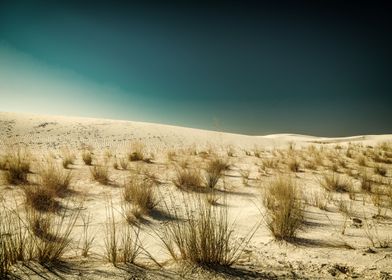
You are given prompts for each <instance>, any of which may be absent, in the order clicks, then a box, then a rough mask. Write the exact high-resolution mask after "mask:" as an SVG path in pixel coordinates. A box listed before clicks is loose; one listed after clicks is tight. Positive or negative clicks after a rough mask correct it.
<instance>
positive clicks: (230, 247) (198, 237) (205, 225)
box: [156, 196, 255, 266]
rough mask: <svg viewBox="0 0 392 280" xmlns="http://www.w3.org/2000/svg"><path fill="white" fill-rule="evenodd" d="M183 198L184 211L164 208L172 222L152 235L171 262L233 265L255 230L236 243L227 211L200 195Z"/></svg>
mask: <svg viewBox="0 0 392 280" xmlns="http://www.w3.org/2000/svg"><path fill="white" fill-rule="evenodd" d="M183 199H184V202H183V205H185V206H184V207H185V209H184V211H182V212H179V211H177V210H169V209H168V211H169V212H170V214H171V216H173V217H176V221H171V222H169V223H168V224H167V225H166V226H165V227H164V228H162V229H161V230H160V231H157V232H156V234H157V236H158V238H159V239H160V240H161V242H162V243H163V246H164V248H165V249H166V250H167V252H168V253H169V254H170V255H171V257H172V258H173V259H174V260H179V259H182V260H186V261H189V262H191V263H195V264H200V265H207V266H215V265H222V266H231V265H232V264H234V263H235V262H236V261H237V260H238V259H239V258H240V257H241V254H242V252H243V249H244V248H245V247H246V246H247V244H248V243H249V242H250V240H251V238H252V237H253V234H254V231H255V230H252V231H251V232H250V233H249V234H248V235H247V236H246V237H244V238H242V239H240V240H236V239H235V238H234V235H233V233H234V225H233V224H232V225H230V224H229V221H228V215H227V208H225V207H218V208H217V207H213V206H211V205H210V204H208V203H206V202H205V201H204V200H203V199H201V197H200V196H198V197H196V198H195V199H192V198H191V197H187V198H185V197H183ZM167 208H169V207H167Z"/></svg>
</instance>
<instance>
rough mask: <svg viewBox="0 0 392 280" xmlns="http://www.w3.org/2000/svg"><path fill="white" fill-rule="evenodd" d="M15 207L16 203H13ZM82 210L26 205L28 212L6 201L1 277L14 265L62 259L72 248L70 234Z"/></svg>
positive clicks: (0, 231)
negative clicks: (53, 210)
mask: <svg viewBox="0 0 392 280" xmlns="http://www.w3.org/2000/svg"><path fill="white" fill-rule="evenodd" d="M14 207H16V205H15V206H14ZM78 215H79V211H74V212H73V213H72V214H70V215H69V214H68V213H66V212H65V211H63V212H62V213H59V215H52V214H50V213H42V212H39V211H36V210H35V209H33V208H29V207H26V208H25V215H22V214H21V213H20V212H19V211H18V210H17V209H16V208H8V207H6V206H5V205H4V204H3V205H2V206H1V211H0V278H1V279H8V277H9V276H10V275H9V272H10V270H11V267H12V265H14V264H16V263H17V262H21V261H22V262H23V261H29V260H34V261H38V262H39V263H41V264H49V263H55V262H58V261H61V259H62V257H63V255H64V254H66V253H67V252H69V249H70V245H71V241H72V240H71V239H70V235H71V232H72V230H73V228H74V225H75V222H76V220H77V218H78Z"/></svg>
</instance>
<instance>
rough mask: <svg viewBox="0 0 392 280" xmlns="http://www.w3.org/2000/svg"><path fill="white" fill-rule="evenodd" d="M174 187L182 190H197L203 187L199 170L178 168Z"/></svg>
mask: <svg viewBox="0 0 392 280" xmlns="http://www.w3.org/2000/svg"><path fill="white" fill-rule="evenodd" d="M173 183H174V185H176V186H177V187H178V188H181V189H189V188H195V187H196V188H197V187H200V186H202V177H201V174H200V170H199V169H197V168H193V169H191V168H181V167H177V168H176V173H175V178H174V179H173Z"/></svg>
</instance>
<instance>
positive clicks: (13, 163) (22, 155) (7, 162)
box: [2, 148, 32, 185]
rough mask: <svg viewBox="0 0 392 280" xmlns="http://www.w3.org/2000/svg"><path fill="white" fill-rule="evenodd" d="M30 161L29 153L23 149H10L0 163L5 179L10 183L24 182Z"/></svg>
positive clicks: (25, 181)
mask: <svg viewBox="0 0 392 280" xmlns="http://www.w3.org/2000/svg"><path fill="white" fill-rule="evenodd" d="M31 161H32V159H31V154H30V153H29V152H28V151H26V150H25V149H22V148H17V149H10V151H8V153H7V154H6V155H5V157H4V159H3V163H2V165H3V166H2V167H3V169H4V170H5V172H4V179H5V181H6V182H7V183H8V184H12V185H19V184H26V183H27V182H28V180H27V174H28V173H29V172H30V165H31Z"/></svg>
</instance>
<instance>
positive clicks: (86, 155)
mask: <svg viewBox="0 0 392 280" xmlns="http://www.w3.org/2000/svg"><path fill="white" fill-rule="evenodd" d="M82 159H83V162H84V163H85V164H86V165H91V164H92V163H93V155H92V153H91V151H90V150H87V149H85V150H83V151H82Z"/></svg>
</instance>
